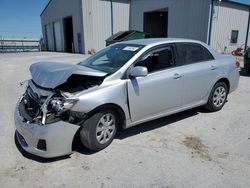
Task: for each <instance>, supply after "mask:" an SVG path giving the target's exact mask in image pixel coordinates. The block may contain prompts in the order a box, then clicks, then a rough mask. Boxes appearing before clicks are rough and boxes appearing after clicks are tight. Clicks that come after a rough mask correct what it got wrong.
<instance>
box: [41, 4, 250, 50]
mask: <svg viewBox="0 0 250 188" xmlns="http://www.w3.org/2000/svg"><path fill="white" fill-rule="evenodd" d="M249 20H250V6H248V5H244V4H240V3H234V2H231V1H229V0H71V1H69V0H50V2H49V3H48V5H47V6H46V8H45V9H44V11H43V12H42V14H41V21H42V28H43V36H44V39H45V44H46V46H47V50H51V51H67V52H76V53H91V52H95V51H97V50H99V49H101V48H103V47H104V46H105V39H107V38H108V37H109V36H111V35H112V34H114V33H116V32H118V31H124V30H129V29H131V30H138V31H144V32H146V33H149V34H150V36H151V37H178V38H190V39H196V40H200V41H204V42H206V43H208V44H211V45H212V46H213V47H214V48H216V49H218V50H220V51H222V52H225V53H229V52H231V51H232V50H235V49H236V48H237V47H243V48H244V47H246V46H247V42H248V44H249V45H250V36H249V35H248V33H249V23H250V21H249ZM248 36H249V37H248Z"/></svg>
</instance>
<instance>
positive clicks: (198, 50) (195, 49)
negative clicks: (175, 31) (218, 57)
mask: <svg viewBox="0 0 250 188" xmlns="http://www.w3.org/2000/svg"><path fill="white" fill-rule="evenodd" d="M176 47H177V51H178V58H179V61H180V63H181V64H191V63H197V62H203V61H208V60H212V59H214V58H213V56H212V55H211V53H210V52H209V51H208V50H207V49H205V48H204V47H203V46H201V45H199V44H194V43H177V44H176Z"/></svg>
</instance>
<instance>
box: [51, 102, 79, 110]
mask: <svg viewBox="0 0 250 188" xmlns="http://www.w3.org/2000/svg"><path fill="white" fill-rule="evenodd" d="M77 101H78V99H64V100H63V99H51V101H50V105H51V111H52V112H57V113H59V112H62V111H64V110H67V109H70V108H72V107H73V106H74V105H75V104H76V102H77Z"/></svg>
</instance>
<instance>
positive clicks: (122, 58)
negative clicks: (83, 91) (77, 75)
mask: <svg viewBox="0 0 250 188" xmlns="http://www.w3.org/2000/svg"><path fill="white" fill-rule="evenodd" d="M143 47H144V46H143V45H136V44H115V45H112V46H110V47H107V48H104V49H103V50H101V51H99V52H97V53H96V54H94V55H93V56H90V57H89V58H88V59H86V60H84V61H83V62H80V63H79V65H81V66H86V67H89V68H92V69H96V70H100V71H102V72H106V73H114V72H116V71H117V70H118V69H120V68H121V67H122V66H123V65H124V64H126V63H127V61H129V60H130V59H131V58H132V57H133V56H134V55H135V54H136V53H137V52H139V51H140V50H141V49H142V48H143Z"/></svg>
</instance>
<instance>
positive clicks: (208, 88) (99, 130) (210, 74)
mask: <svg viewBox="0 0 250 188" xmlns="http://www.w3.org/2000/svg"><path fill="white" fill-rule="evenodd" d="M238 68H239V62H237V61H236V60H235V58H233V57H232V56H225V55H222V54H220V53H218V52H217V51H215V50H214V49H212V48H211V47H210V46H207V45H206V44H204V43H202V42H199V41H194V40H184V39H144V40H133V41H127V42H123V43H117V44H114V45H112V46H109V47H107V48H105V49H103V50H101V51H99V52H97V53H96V54H95V55H93V56H91V57H89V58H88V59H86V60H85V61H82V62H80V63H79V64H77V65H69V64H61V63H49V62H39V63H35V64H33V65H31V67H30V72H31V77H32V78H31V79H30V80H28V81H27V82H24V83H23V85H25V86H26V92H25V93H24V94H23V95H22V97H21V98H20V100H19V101H18V103H17V106H16V113H15V124H16V129H17V131H16V136H17V139H18V141H19V143H20V144H21V146H22V147H23V148H24V149H25V150H26V151H27V152H30V153H32V154H35V155H38V156H41V157H57V156H62V155H66V154H70V153H71V152H72V142H73V139H74V137H76V136H80V139H81V142H82V144H83V145H84V146H85V147H87V148H89V149H91V150H95V151H98V150H101V149H103V148H105V147H107V146H108V145H109V144H110V143H111V142H112V140H113V138H114V136H115V134H116V131H117V128H118V127H122V128H124V129H126V128H129V127H131V126H135V125H138V124H140V123H143V122H146V121H150V120H153V119H157V118H160V117H163V116H167V115H170V114H174V113H177V112H180V111H184V110H187V109H190V108H194V107H197V106H205V108H206V109H207V110H209V111H218V110H220V109H221V108H222V107H223V105H224V104H225V102H226V100H227V95H228V94H229V93H231V92H232V91H234V90H235V89H236V88H237V86H238V82H239V71H238Z"/></svg>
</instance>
